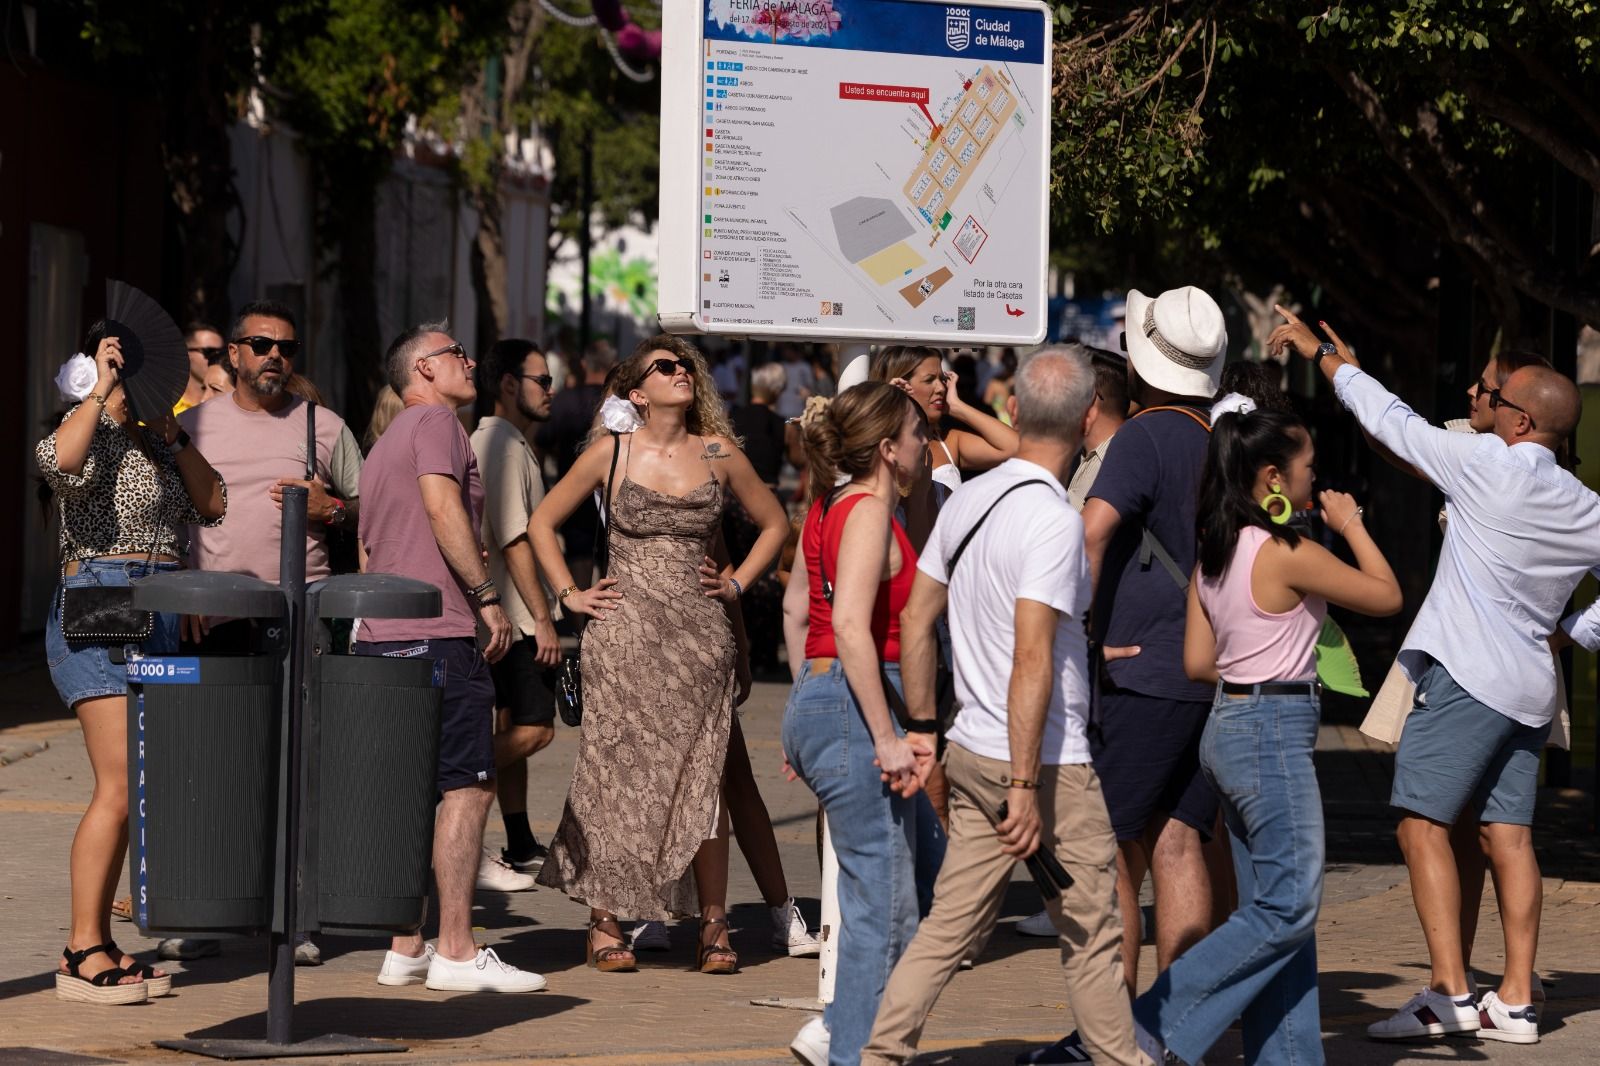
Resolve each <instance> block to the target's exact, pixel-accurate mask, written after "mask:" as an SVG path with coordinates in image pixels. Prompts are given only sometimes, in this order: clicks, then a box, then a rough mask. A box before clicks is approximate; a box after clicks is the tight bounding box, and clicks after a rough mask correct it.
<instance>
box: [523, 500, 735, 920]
mask: <svg viewBox="0 0 1600 1066" xmlns="http://www.w3.org/2000/svg"><path fill="white" fill-rule="evenodd" d="M721 513H722V489H721V487H720V485H719V484H718V482H717V481H716V479H715V478H708V479H707V480H706V481H705V482H704V483H703V484H701V485H700V486H699V487H697V488H695V489H694V490H692V491H690V492H689V493H688V494H687V495H684V496H673V495H670V494H668V493H663V492H656V491H655V490H653V489H647V488H645V487H643V486H641V485H638V484H635V483H634V482H633V481H632V480H630V479H628V478H627V477H626V476H624V477H623V479H622V482H621V484H620V485H619V486H618V487H617V490H616V495H615V498H614V500H613V502H612V514H613V521H612V527H611V534H610V538H611V539H610V553H611V555H610V558H611V562H610V571H609V576H611V577H614V578H616V579H617V585H616V588H617V591H619V592H621V593H622V600H621V603H620V606H618V608H617V609H616V610H615V611H614V612H613V613H611V614H610V615H608V616H607V617H605V618H604V619H600V618H594V619H590V621H589V623H588V625H587V626H586V627H585V628H584V631H583V735H582V739H581V741H580V743H579V747H578V760H577V765H576V766H575V767H574V768H573V772H572V788H571V791H570V792H569V793H568V794H567V804H566V808H565V810H563V811H562V814H561V825H560V827H559V828H558V829H557V830H556V834H555V838H554V840H552V841H551V844H550V855H549V858H547V859H546V860H545V862H544V868H543V869H542V870H541V871H540V873H539V883H540V884H541V885H547V886H549V887H551V888H559V889H562V890H563V891H565V892H566V893H567V894H568V895H569V896H571V897H572V898H573V899H576V900H578V901H580V902H582V903H587V904H588V905H589V906H590V907H594V908H597V909H599V910H605V911H611V912H613V913H615V914H617V915H619V916H620V917H623V918H636V919H646V920H661V919H665V918H668V917H677V916H682V915H690V914H694V913H696V911H697V910H698V904H697V901H696V895H695V890H694V883H693V878H692V877H691V876H690V873H689V863H690V861H691V860H692V859H693V858H694V854H695V852H696V851H697V850H698V849H699V847H700V845H701V843H702V842H703V841H705V840H706V839H707V838H708V837H710V836H712V834H713V831H714V829H715V825H714V824H713V822H714V820H715V819H716V817H717V804H718V799H719V796H720V793H721V789H722V767H723V760H724V759H725V758H726V756H727V750H728V733H729V730H730V728H731V727H732V722H733V697H734V685H733V668H734V655H735V650H734V641H733V632H732V630H731V628H730V627H729V623H728V616H727V613H726V612H725V610H724V609H723V605H722V603H721V602H720V601H718V600H716V599H713V598H711V597H708V596H706V595H705V594H704V592H703V590H702V589H701V588H700V563H701V560H702V559H703V558H704V557H705V556H706V555H707V554H708V552H709V548H710V546H711V540H712V537H713V536H714V535H715V533H716V530H717V528H718V525H719V523H720V520H721Z"/></svg>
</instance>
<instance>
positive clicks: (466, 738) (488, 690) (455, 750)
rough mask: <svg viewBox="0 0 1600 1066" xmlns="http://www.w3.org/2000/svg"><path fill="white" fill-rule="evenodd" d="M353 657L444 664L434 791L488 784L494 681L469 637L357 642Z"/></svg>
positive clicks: (491, 761)
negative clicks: (426, 661) (435, 787)
mask: <svg viewBox="0 0 1600 1066" xmlns="http://www.w3.org/2000/svg"><path fill="white" fill-rule="evenodd" d="M354 650H355V654H357V655H385V656H389V657H391V658H396V659H430V660H432V661H434V662H442V663H443V664H444V706H443V707H441V708H440V709H439V785H438V787H439V791H440V792H449V791H451V790H453V789H458V788H467V787H469V786H472V785H476V784H478V783H479V782H482V781H492V780H493V779H494V680H493V679H492V678H491V677H490V676H489V663H488V662H487V661H486V660H485V659H484V657H483V653H482V652H480V651H479V650H478V642H477V641H476V640H474V639H473V638H471V637H435V638H433V639H432V640H378V641H372V640H358V641H356V643H355V649H354Z"/></svg>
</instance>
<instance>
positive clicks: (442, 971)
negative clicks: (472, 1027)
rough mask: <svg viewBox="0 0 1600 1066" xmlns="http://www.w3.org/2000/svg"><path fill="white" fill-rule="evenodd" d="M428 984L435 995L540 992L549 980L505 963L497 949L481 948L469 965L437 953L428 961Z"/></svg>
mask: <svg viewBox="0 0 1600 1066" xmlns="http://www.w3.org/2000/svg"><path fill="white" fill-rule="evenodd" d="M426 984H427V986H428V987H429V988H431V989H433V990H434V991H435V992H540V991H543V990H544V987H545V979H544V978H543V977H540V976H539V975H538V974H536V973H531V972H529V971H527V970H519V969H517V968H516V967H515V966H513V965H511V964H510V963H508V962H501V961H500V956H498V955H496V954H495V953H494V949H493V948H479V949H478V954H477V955H476V956H475V957H474V958H471V959H468V960H467V961H466V962H456V961H455V960H454V959H447V958H445V957H444V956H443V955H440V954H439V953H438V952H435V953H434V954H433V956H432V957H431V958H430V959H429V962H428V980H427V982H426Z"/></svg>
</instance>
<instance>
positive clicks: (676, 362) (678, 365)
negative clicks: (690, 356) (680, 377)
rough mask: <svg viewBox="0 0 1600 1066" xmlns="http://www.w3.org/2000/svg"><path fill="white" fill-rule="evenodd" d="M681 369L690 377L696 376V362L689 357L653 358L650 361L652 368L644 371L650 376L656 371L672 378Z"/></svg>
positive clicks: (646, 375)
mask: <svg viewBox="0 0 1600 1066" xmlns="http://www.w3.org/2000/svg"><path fill="white" fill-rule="evenodd" d="M679 370H681V371H683V372H684V373H685V374H688V375H689V376H690V377H694V364H693V363H691V362H689V360H687V359H652V360H651V361H650V369H649V370H646V371H645V372H644V376H645V377H649V376H650V374H651V373H652V372H654V373H657V374H660V375H662V376H663V377H669V378H670V377H671V376H672V375H673V374H674V373H675V372H677V371H679Z"/></svg>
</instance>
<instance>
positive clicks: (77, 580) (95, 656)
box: [44, 559, 181, 708]
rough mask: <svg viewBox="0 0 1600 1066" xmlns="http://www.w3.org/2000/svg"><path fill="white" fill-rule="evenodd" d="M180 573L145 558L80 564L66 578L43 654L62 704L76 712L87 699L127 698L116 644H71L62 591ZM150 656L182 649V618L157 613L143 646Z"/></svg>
mask: <svg viewBox="0 0 1600 1066" xmlns="http://www.w3.org/2000/svg"><path fill="white" fill-rule="evenodd" d="M178 569H181V565H180V564H178V563H151V564H150V565H149V566H146V565H145V562H144V560H143V559H88V560H85V561H83V562H80V563H79V564H78V572H77V573H76V574H72V575H71V576H68V577H63V578H62V579H61V584H60V585H58V586H56V594H55V596H54V597H52V598H51V600H50V620H49V621H48V622H46V623H45V627H44V652H45V658H46V659H47V660H48V661H49V664H50V680H51V681H53V682H55V686H56V692H57V693H59V694H60V696H61V702H62V703H65V704H66V705H67V707H68V708H76V707H77V706H78V704H80V703H82V702H83V701H84V700H92V699H98V698H100V697H103V696H126V695H127V694H128V675H127V670H126V667H124V666H123V665H122V664H121V663H113V662H112V661H111V649H112V648H113V647H115V646H116V645H112V644H80V643H78V642H77V641H73V642H72V643H70V644H69V643H67V638H66V636H65V635H64V634H63V633H62V632H61V590H62V589H63V588H84V587H87V586H91V585H107V586H112V587H119V588H122V587H126V586H127V585H129V584H130V583H131V582H132V581H133V580H134V579H135V578H141V577H144V576H146V575H147V574H163V573H167V572H169V571H172V570H178ZM139 647H140V649H141V650H142V651H143V652H144V653H145V654H146V655H171V654H172V653H174V652H176V651H177V650H178V616H177V615H176V614H166V613H161V612H157V613H156V615H155V625H154V627H153V628H152V629H151V630H150V636H149V637H148V638H147V639H146V640H145V641H144V642H143V643H142V644H140V645H139Z"/></svg>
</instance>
